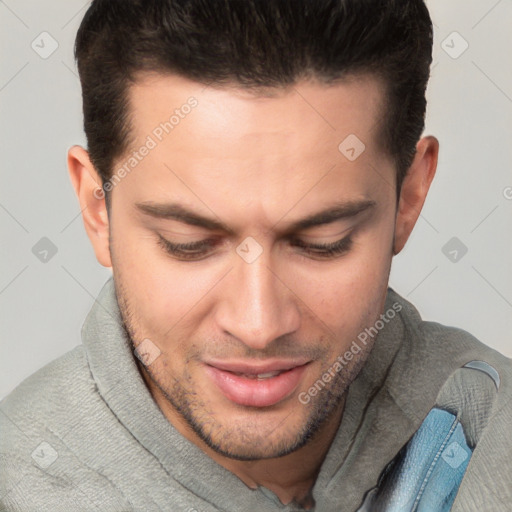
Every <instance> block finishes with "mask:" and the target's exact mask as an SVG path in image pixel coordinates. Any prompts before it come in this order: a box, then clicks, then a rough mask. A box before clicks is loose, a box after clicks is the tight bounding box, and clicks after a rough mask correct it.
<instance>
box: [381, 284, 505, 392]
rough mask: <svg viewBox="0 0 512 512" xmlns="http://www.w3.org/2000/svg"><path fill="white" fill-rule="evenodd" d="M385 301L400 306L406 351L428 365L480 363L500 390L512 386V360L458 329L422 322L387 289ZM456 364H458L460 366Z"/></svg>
mask: <svg viewBox="0 0 512 512" xmlns="http://www.w3.org/2000/svg"><path fill="white" fill-rule="evenodd" d="M388 300H389V301H391V302H393V303H396V304H399V305H400V307H399V309H400V313H399V314H400V317H401V319H402V321H403V323H404V327H405V330H406V340H407V344H408V350H409V351H410V352H411V353H414V354H418V357H422V358H424V361H425V362H429V363H430V364H441V365H450V364H452V365H453V366H454V368H455V367H461V366H464V365H465V364H466V363H469V362H470V361H473V360H482V361H484V362H486V363H488V364H489V365H491V366H492V367H494V368H495V369H496V370H497V371H498V373H499V375H500V380H501V385H500V388H501V386H503V389H506V390H508V392H510V389H511V386H512V359H510V358H508V357H506V356H505V355H503V354H501V353H500V352H498V351H497V350H495V349H493V348H491V347H489V346H488V345H486V344H485V343H483V342H482V341H481V340H479V339H478V338H476V337H475V336H473V335H472V334H471V333H469V332H467V331H466V330H464V329H461V328H459V327H453V326H448V325H443V324H441V323H438V322H434V321H427V320H423V319H422V318H421V316H420V314H419V312H418V310H417V309H416V308H415V306H414V305H413V304H411V303H410V302H409V301H407V300H406V299H404V298H403V297H402V296H400V295H399V294H398V293H397V292H396V291H394V290H393V289H391V288H389V290H388ZM459 363H461V364H460V365H459Z"/></svg>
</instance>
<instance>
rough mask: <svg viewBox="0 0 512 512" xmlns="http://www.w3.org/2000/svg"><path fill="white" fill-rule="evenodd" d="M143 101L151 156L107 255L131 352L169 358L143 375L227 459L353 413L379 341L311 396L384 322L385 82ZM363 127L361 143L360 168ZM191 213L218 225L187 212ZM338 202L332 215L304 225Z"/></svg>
mask: <svg viewBox="0 0 512 512" xmlns="http://www.w3.org/2000/svg"><path fill="white" fill-rule="evenodd" d="M190 97H193V98H194V100H192V101H191V102H190V103H189V105H190V104H194V106H193V107H192V108H182V106H183V105H184V104H186V103H187V100H188V99H189V98H190ZM130 98H131V99H130V103H131V105H130V109H131V112H132V126H133V130H134V134H135V137H136V142H135V144H134V145H133V150H139V148H140V147H141V146H143V145H146V146H147V147H149V148H150V149H149V151H148V152H147V155H146V156H145V157H143V158H142V157H141V158H140V161H138V163H137V164H136V166H133V168H132V169H131V171H130V172H129V173H128V174H127V176H126V177H124V178H122V179H121V180H120V181H119V183H117V184H116V185H115V187H114V189H113V191H112V205H111V212H110V218H109V221H110V236H111V240H110V251H111V256H112V267H113V272H114V279H115V284H116V290H117V294H118V300H119V303H120V307H121V311H122V315H123V319H124V321H125V325H126V327H127V330H128V332H129V334H130V336H131V338H132V340H133V342H134V345H135V346H138V345H139V343H141V342H142V341H143V340H146V339H148V340H150V341H149V342H148V341H146V342H145V343H146V344H148V343H149V344H150V346H152V347H157V348H158V350H159V351H161V354H160V355H159V356H158V357H157V358H156V359H155V360H154V361H153V362H151V364H149V365H147V367H146V368H145V371H147V373H148V375H149V376H150V379H151V381H152V382H153V383H154V385H155V387H157V388H158V390H159V392H160V393H161V394H162V396H163V397H165V400H166V411H167V413H168V414H169V415H170V416H171V417H172V419H173V423H174V424H175V425H176V426H177V427H178V428H179V429H180V430H181V431H182V432H188V433H189V434H188V435H193V436H199V438H200V439H202V440H203V441H204V442H206V443H207V444H208V445H209V446H210V447H211V448H213V449H215V450H216V451H217V452H219V453H222V454H224V455H228V456H232V457H234V458H242V459H261V458H267V457H275V456H279V455H283V454H285V453H288V452H290V451H292V450H294V449H297V448H298V447H299V446H302V445H303V444H304V443H305V442H306V441H307V440H308V438H309V437H310V436H311V435H312V434H313V433H314V432H315V431H316V430H317V429H318V428H319V427H320V426H321V425H322V424H324V422H325V421H326V420H328V419H329V418H333V417H334V416H333V414H334V413H335V412H336V411H339V406H340V404H341V400H342V398H343V393H344V391H345V390H346V389H347V387H348V385H349V384H350V382H351V381H352V380H353V378H354V377H355V375H356V374H357V372H358V371H359V369H360V368H361V367H362V365H363V364H364V362H365V360H366V358H367V356H368V354H369V351H370V350H371V345H372V343H371V339H370V340H368V343H367V344H366V345H363V344H361V343H359V345H360V347H361V351H360V352H359V353H358V354H356V355H354V357H353V359H352V360H351V361H348V362H347V364H346V365H345V366H343V368H342V369H341V370H339V371H337V372H334V377H332V378H331V379H330V381H329V382H328V383H325V382H324V383H325V386H324V387H323V388H322V389H321V390H320V391H318V392H317V393H316V394H314V393H313V394H308V396H309V398H310V400H309V402H308V403H303V402H305V400H299V396H303V397H304V396H305V395H304V393H308V390H309V389H310V388H311V387H312V386H313V385H314V383H315V382H316V381H317V380H318V379H322V376H323V375H324V374H325V372H326V371H327V370H328V369H329V368H331V367H332V364H333V362H334V361H335V360H336V358H337V356H340V355H343V354H344V353H345V352H346V351H347V350H348V349H349V347H350V345H351V344H352V342H353V341H354V340H357V336H358V334H359V333H361V332H362V331H364V329H365V328H367V327H369V326H372V325H373V324H374V323H375V321H376V319H378V318H379V316H380V314H381V313H382V312H383V307H384V300H385V296H386V290H387V284H388V276H389V270H390V265H391V258H392V246H393V233H394V225H395V212H396V191H395V172H396V171H395V168H394V166H393V163H392V161H391V160H390V159H389V158H388V157H387V156H386V154H385V153H384V152H383V151H382V149H381V148H380V147H379V146H378V144H377V140H378V129H379V127H378V126H377V123H378V122H379V117H380V113H381V112H382V108H381V107H382V100H383V98H382V89H381V86H380V85H379V83H378V82H377V81H374V80H372V79H370V78H364V79H359V80H357V81H356V80H353V81H347V82H345V83H342V84H337V85H334V86H329V87H328V86H325V85H321V84H316V83H300V84H298V85H297V86H296V87H294V88H290V89H289V90H287V91H280V92H278V93H276V94H275V95H273V96H266V97H263V96H261V95H260V96H255V95H253V94H251V93H249V92H242V91H241V90H240V89H234V88H231V89H228V88H224V89H221V88H218V89H214V88H211V87H206V88H205V87H203V86H201V85H199V84H196V83H193V82H190V81H187V80H185V79H181V78H177V77H173V76H167V77H164V76H155V77H152V78H151V79H150V78H149V77H146V79H145V80H144V81H141V82H139V83H138V85H136V86H133V87H132V89H131V96H130ZM196 102H197V103H196ZM175 109H178V110H179V113H178V114H176V116H177V117H179V121H176V118H174V119H173V120H172V121H173V128H172V129H169V126H167V129H168V131H169V133H166V131H165V130H164V129H163V128H162V126H161V123H165V122H166V121H169V118H170V117H171V116H172V115H173V114H174V113H175V112H174V111H175ZM158 127H160V130H159V129H158ZM352 134H353V135H355V136H357V138H358V139H359V140H360V141H362V143H364V145H365V149H364V151H363V152H362V153H361V154H360V155H359V156H358V157H357V158H355V159H354V157H355V156H357V154H358V152H359V151H360V150H361V148H362V146H360V145H358V144H359V143H357V144H356V142H354V141H356V139H354V137H353V135H352ZM148 136H149V137H150V139H151V141H152V142H151V141H150V139H148ZM347 137H350V138H349V139H348V140H347V142H346V143H345V145H342V150H341V151H340V149H339V145H340V143H342V142H343V141H344V140H345V139H346V138H347ZM159 139H161V140H159ZM153 143H154V144H153ZM351 148H353V149H354V150H352V149H351ZM143 153H146V151H144V150H143ZM129 157H130V155H126V156H125V158H123V159H120V160H119V161H118V162H117V165H116V166H115V167H114V171H116V170H117V169H119V168H120V167H121V166H122V165H123V164H125V163H127V162H128V159H129ZM139 157H140V155H139ZM132 164H133V161H132ZM127 168H128V167H127ZM173 205H174V206H173ZM178 205H179V207H180V208H181V209H182V210H185V209H186V210H187V211H189V212H191V213H193V215H195V216H200V217H204V218H207V219H209V220H210V221H211V222H212V225H211V226H200V225H197V224H190V223H187V222H185V220H186V219H184V218H182V220H179V219H176V218H174V217H173V216H172V215H171V214H172V213H173V212H176V211H177V210H176V207H177V206H178ZM336 207H338V208H340V210H339V212H338V213H341V215H340V216H338V218H337V219H336V220H331V222H328V223H324V224H320V225H309V227H308V226H297V223H298V222H299V221H301V220H303V219H305V218H308V217H311V216H313V215H315V214H318V213H320V212H324V211H325V210H330V209H332V208H336ZM324 220H325V219H324ZM214 222H216V223H218V224H219V226H220V225H221V224H222V226H223V227H219V226H217V227H215V225H214V224H213V223H214ZM339 241H342V242H341V243H339V244H338V245H339V247H340V250H339V252H334V253H331V254H330V253H329V252H326V251H325V250H324V251H322V249H319V248H315V247H313V248H310V249H308V246H309V245H311V244H314V245H315V246H318V245H326V244H336V243H338V242H339ZM201 242H204V244H203V245H202V246H201V245H200V243H201ZM172 244H174V245H177V244H195V245H193V246H192V247H190V248H189V249H186V250H185V251H184V252H182V253H180V252H176V253H172V252H170V249H169V248H170V246H171V245H172ZM258 375H259V377H258ZM301 393H302V395H301ZM313 395H314V396H313ZM190 432H193V434H190Z"/></svg>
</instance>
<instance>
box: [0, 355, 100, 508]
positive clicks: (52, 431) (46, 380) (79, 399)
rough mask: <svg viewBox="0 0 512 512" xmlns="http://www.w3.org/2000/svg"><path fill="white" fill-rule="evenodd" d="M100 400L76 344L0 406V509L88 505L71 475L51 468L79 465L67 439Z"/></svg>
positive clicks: (26, 380)
mask: <svg viewBox="0 0 512 512" xmlns="http://www.w3.org/2000/svg"><path fill="white" fill-rule="evenodd" d="M99 400H101V398H100V397H99V395H98V393H97V392H96V385H95V383H94V380H93V379H92V377H91V375H90V372H89V366H88V363H87V358H86V354H85V350H84V348H83V346H82V345H80V346H77V347H75V348H74V349H72V350H71V351H69V352H67V353H66V354H64V355H62V356H61V357H59V358H57V359H55V360H53V361H52V362H50V363H48V364H47V365H45V366H44V367H42V368H40V369H39V370H38V371H36V372H35V373H33V374H32V375H31V376H29V377H28V378H26V379H25V380H24V381H23V382H21V384H19V385H18V386H17V387H16V388H15V389H14V390H13V391H12V392H11V393H10V394H9V395H7V396H6V397H5V398H4V399H3V400H2V401H1V402H0V431H1V433H2V434H1V436H0V474H1V475H2V478H1V480H2V483H1V492H0V496H2V498H1V499H0V505H1V506H0V508H2V507H6V510H33V509H35V508H36V507H42V508H38V510H55V511H60V510H66V507H67V510H72V509H75V510H76V509H77V508H76V507H84V506H86V505H85V503H86V502H84V501H83V499H84V496H83V495H82V494H83V493H82V492H81V491H80V489H78V487H77V486H76V485H75V484H72V483H71V479H70V478H69V475H67V474H65V473H59V471H52V469H53V468H54V467H56V466H59V467H61V466H60V465H59V464H54V463H55V462H56V461H57V460H59V462H60V463H62V461H63V460H64V461H65V467H66V468H73V467H74V466H78V464H77V461H76V457H75V456H74V455H73V453H72V452H71V451H70V450H69V449H68V448H67V447H66V446H65V443H66V439H67V437H66V436H68V435H69V434H70V433H71V432H72V431H73V429H75V428H77V425H79V424H80V422H83V421H84V417H86V416H87V415H88V414H89V413H91V412H92V411H94V410H97V409H98V407H97V405H95V404H94V402H95V401H98V403H99ZM93 414H94V413H93ZM86 508H87V507H86ZM82 509H84V508H82ZM91 509H92V507H91ZM2 510H3V508H2Z"/></svg>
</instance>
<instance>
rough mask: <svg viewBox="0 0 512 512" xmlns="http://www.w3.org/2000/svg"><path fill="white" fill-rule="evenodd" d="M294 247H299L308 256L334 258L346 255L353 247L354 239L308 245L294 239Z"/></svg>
mask: <svg viewBox="0 0 512 512" xmlns="http://www.w3.org/2000/svg"><path fill="white" fill-rule="evenodd" d="M292 242H293V243H292V245H294V246H295V247H299V248H300V249H302V250H303V251H304V252H305V253H306V254H308V255H310V256H316V257H319V258H326V259H327V258H334V257H336V256H339V255H341V254H344V253H346V252H348V251H349V250H350V248H351V247H352V238H351V237H350V236H346V237H345V238H342V239H341V240H338V241H336V242H333V243H332V244H307V243H305V242H303V241H302V240H299V239H294V240H293V241H292Z"/></svg>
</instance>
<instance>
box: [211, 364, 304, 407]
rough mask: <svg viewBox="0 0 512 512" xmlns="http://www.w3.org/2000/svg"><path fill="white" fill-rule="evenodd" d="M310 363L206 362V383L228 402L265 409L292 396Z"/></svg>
mask: <svg viewBox="0 0 512 512" xmlns="http://www.w3.org/2000/svg"><path fill="white" fill-rule="evenodd" d="M309 363H310V361H271V362H267V363H264V364H260V365H251V364H248V363H245V362H240V363H226V362H209V363H207V364H205V370H206V373H207V375H208V376H209V378H210V380H212V381H213V383H214V384H215V385H216V387H217V388H218V389H219V390H220V391H221V393H222V394H223V395H224V396H225V397H226V398H227V399H228V400H230V401H231V402H234V403H235V404H238V405H243V406H246V407H269V406H272V405H276V404H278V403H279V402H281V401H283V400H285V399H286V398H288V397H289V396H290V395H292V394H293V392H294V391H295V389H296V388H297V386H298V384H299V382H300V380H301V378H302V376H303V375H304V372H305V371H306V368H307V366H308V365H309Z"/></svg>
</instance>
